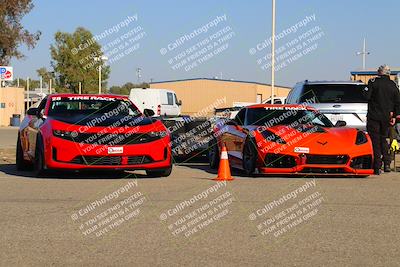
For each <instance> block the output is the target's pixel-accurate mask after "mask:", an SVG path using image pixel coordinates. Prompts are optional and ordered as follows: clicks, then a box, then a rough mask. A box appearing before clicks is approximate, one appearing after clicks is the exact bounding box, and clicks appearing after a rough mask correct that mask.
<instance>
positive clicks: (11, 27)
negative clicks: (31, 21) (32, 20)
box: [0, 0, 41, 65]
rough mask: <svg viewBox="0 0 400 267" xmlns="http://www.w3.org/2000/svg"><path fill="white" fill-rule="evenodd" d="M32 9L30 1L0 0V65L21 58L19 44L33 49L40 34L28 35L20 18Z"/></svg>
mask: <svg viewBox="0 0 400 267" xmlns="http://www.w3.org/2000/svg"><path fill="white" fill-rule="evenodd" d="M32 8H33V4H32V1H31V0H0V65H8V64H9V63H10V60H11V58H13V57H15V58H23V57H24V55H23V54H22V53H21V52H20V51H19V50H18V48H19V46H20V45H21V44H25V45H27V46H28V49H32V48H34V47H35V45H36V43H37V41H38V40H39V37H40V34H41V33H40V32H39V31H38V32H36V33H30V32H29V31H28V30H26V29H24V27H23V26H22V25H21V20H22V18H23V17H24V16H25V15H26V14H27V13H29V12H30V11H31V10H32Z"/></svg>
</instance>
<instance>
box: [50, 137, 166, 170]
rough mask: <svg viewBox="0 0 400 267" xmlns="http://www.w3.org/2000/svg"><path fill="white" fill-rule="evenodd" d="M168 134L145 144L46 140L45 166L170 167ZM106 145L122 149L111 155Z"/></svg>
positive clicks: (117, 168)
mask: <svg viewBox="0 0 400 267" xmlns="http://www.w3.org/2000/svg"><path fill="white" fill-rule="evenodd" d="M169 143H170V141H169V137H168V136H167V137H164V138H161V139H158V140H155V141H152V142H148V143H144V144H131V145H121V146H107V145H94V144H80V143H76V142H72V141H68V140H64V139H60V138H57V137H52V138H51V141H48V142H47V145H46V152H45V162H46V167H47V168H48V169H68V170H82V169H112V170H149V169H163V168H168V167H170V166H171V162H172V161H171V148H170V144H169ZM109 147H114V148H115V147H118V148H121V147H122V148H123V152H121V153H118V154H110V153H109V150H108V148H109Z"/></svg>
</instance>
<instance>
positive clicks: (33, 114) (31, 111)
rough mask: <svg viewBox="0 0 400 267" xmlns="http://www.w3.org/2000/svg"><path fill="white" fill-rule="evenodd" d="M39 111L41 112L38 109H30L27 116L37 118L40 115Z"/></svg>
mask: <svg viewBox="0 0 400 267" xmlns="http://www.w3.org/2000/svg"><path fill="white" fill-rule="evenodd" d="M38 111H39V110H38V108H30V109H28V111H27V112H26V114H28V115H32V116H37V115H38Z"/></svg>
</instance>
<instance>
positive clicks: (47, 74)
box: [36, 67, 54, 87]
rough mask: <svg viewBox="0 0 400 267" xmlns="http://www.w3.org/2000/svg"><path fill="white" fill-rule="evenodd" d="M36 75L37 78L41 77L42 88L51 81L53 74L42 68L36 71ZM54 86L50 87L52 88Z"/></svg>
mask: <svg viewBox="0 0 400 267" xmlns="http://www.w3.org/2000/svg"><path fill="white" fill-rule="evenodd" d="M36 72H37V74H38V76H39V77H42V80H43V86H44V85H45V84H46V85H48V84H49V81H50V79H53V78H54V77H53V73H51V72H50V71H48V70H47V69H46V68H45V67H42V68H40V69H37V70H36ZM53 86H54V85H52V87H53Z"/></svg>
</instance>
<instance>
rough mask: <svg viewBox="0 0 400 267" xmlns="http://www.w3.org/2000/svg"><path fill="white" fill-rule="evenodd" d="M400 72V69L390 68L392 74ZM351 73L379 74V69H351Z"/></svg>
mask: <svg viewBox="0 0 400 267" xmlns="http://www.w3.org/2000/svg"><path fill="white" fill-rule="evenodd" d="M399 73H400V69H392V70H390V74H392V75H397V74H399ZM350 74H351V75H378V71H377V70H356V71H351V72H350Z"/></svg>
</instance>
